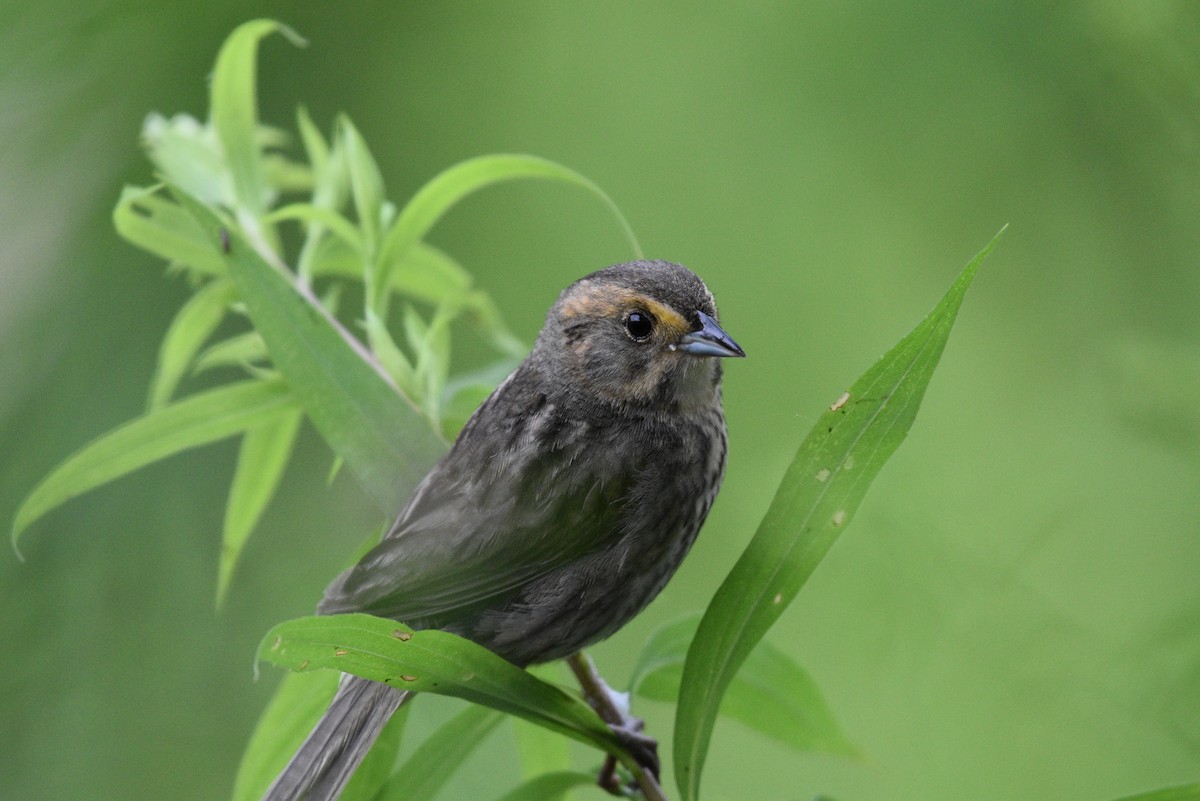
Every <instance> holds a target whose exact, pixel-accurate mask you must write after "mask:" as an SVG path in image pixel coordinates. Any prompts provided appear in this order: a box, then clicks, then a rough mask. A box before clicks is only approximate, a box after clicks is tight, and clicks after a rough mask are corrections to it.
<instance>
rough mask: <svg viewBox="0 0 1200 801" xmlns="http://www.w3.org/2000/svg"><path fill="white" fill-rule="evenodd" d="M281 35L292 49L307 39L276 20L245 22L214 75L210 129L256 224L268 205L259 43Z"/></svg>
mask: <svg viewBox="0 0 1200 801" xmlns="http://www.w3.org/2000/svg"><path fill="white" fill-rule="evenodd" d="M277 31H278V32H280V33H282V34H284V36H286V37H287V38H288V39H289V40H291V41H292V43H293V44H296V45H302V44H303V41H304V40H303V39H301V38H300V37H299V36H297V35H296V33H295V32H294V31H292V30H291V29H290V28H288V27H287V26H285V25H282V24H280V23H278V22H276V21H274V20H268V19H257V20H251V21H250V22H245V23H242V24H241V25H239V26H238V27H237V28H236V29H235V30H234V31H233V33H231V34H230V35H229V37H228V38H227V39H226V40H225V42H224V44H222V45H221V50H220V52H219V53H218V54H217V63H216V66H215V67H214V68H213V76H212V90H211V93H212V99H211V103H210V106H209V113H210V118H211V121H212V126H213V128H214V129H215V130H216V132H217V138H218V139H219V140H220V142H221V147H222V148H223V149H224V151H225V159H226V161H227V163H228V165H229V171H230V173H231V174H232V175H233V187H234V194H235V196H236V197H237V202H238V207H239V210H240V211H243V212H245V213H246V214H248V215H249V217H250V218H251V220H254V221H257V220H258V218H259V217H261V216H262V213H263V211H264V209H265V208H266V203H267V188H266V181H265V180H264V177H263V165H262V159H261V157H260V146H259V136H258V99H257V92H256V88H255V80H256V61H257V59H258V43H259V41H260V40H261V39H262V38H263V37H264V36H267V35H268V34H271V33H275V32H277ZM239 219H241V221H242V223H243V225H245V224H246V223H247V222H249V221H248V220H246V219H244V218H243V217H242V215H239Z"/></svg>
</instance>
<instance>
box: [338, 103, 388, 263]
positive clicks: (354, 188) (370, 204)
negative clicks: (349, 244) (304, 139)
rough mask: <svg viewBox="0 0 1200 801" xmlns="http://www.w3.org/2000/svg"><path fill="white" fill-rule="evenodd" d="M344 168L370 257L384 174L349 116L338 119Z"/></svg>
mask: <svg viewBox="0 0 1200 801" xmlns="http://www.w3.org/2000/svg"><path fill="white" fill-rule="evenodd" d="M340 124H341V130H342V144H343V146H344V148H345V150H344V151H343V152H344V154H345V158H346V172H347V173H348V175H349V177H350V195H351V196H352V197H353V198H354V209H355V211H357V212H358V225H359V227H360V228H361V229H362V234H363V235H362V240H363V246H364V252H365V254H366V257H367V258H368V259H373V258H375V256H376V255H377V254H378V252H379V225H380V212H381V211H382V209H383V198H384V191H383V175H382V174H380V172H379V165H378V164H376V163H375V158H374V156H372V155H371V150H370V148H368V147H367V143H366V142H365V141H363V138H362V135H361V134H359V132H358V129H357V128H355V127H354V123H352V122H350V120H349V118H347V117H342V118H341V120H340Z"/></svg>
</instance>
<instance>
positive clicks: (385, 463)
mask: <svg viewBox="0 0 1200 801" xmlns="http://www.w3.org/2000/svg"><path fill="white" fill-rule="evenodd" d="M180 199H181V203H182V204H183V205H184V206H185V207H186V208H187V209H188V210H189V211H190V212H191V213H192V214H193V215H194V216H195V217H196V219H197V221H199V223H200V225H201V228H202V229H203V230H204V231H206V232H207V233H209V235H210V236H211V237H212V246H213V247H214V248H216V249H219V248H220V234H221V224H220V221H219V220H218V218H217V217H216V216H215V215H213V213H212V212H211V211H210V210H209V209H207V208H205V207H204V206H202V205H200V204H199V203H197V202H196V201H195V200H193V199H191V198H189V197H188V196H186V195H183V194H181V195H180ZM228 245H229V252H228V253H227V254H226V258H227V259H228V262H229V265H230V266H229V271H230V275H231V276H232V277H233V279H234V281H235V282H236V284H237V287H238V294H239V295H240V296H241V298H242V300H243V301H244V302H245V304H246V309H247V311H248V312H249V314H250V318H251V319H252V320H253V321H254V327H255V328H256V329H257V330H258V332H259V333H260V334H261V335H262V338H263V340H264V341H265V342H266V343H267V348H268V349H269V350H270V353H271V360H272V362H274V364H275V366H276V367H277V368H278V369H279V370H280V372H282V373H283V375H284V377H285V378H286V379H287V382H288V386H289V387H290V388H291V391H292V393H293V394H294V395H295V397H296V399H297V400H298V401H299V402H300V404H301V405H302V406H303V407H304V410H305V412H307V414H308V416H309V418H310V419H311V420H312V422H313V425H314V426H315V427H316V429H317V431H319V432H320V433H321V436H322V437H324V438H325V441H326V442H328V443H329V445H330V447H332V448H333V450H334V451H335V452H336V453H337V454H338V455H340V456H341V457H342V458H344V459H345V460H346V465H347V466H348V467H349V468H350V470H351V471H352V472H353V473H354V474H355V476H356V477H357V478H358V480H359V481H360V482H361V483H362V485H363V487H364V488H365V489H366V490H367V492H368V493H369V494H370V495H371V497H372V498H374V499H375V501H376V502H377V503H378V504H379V506H380V509H381V510H382V511H383V512H384V513H385V514H387V515H389V516H390V515H394V514H396V513H397V512H398V511H399V510H400V508H401V506H402V505H403V503H404V501H405V500H406V499H407V498H408V496H409V494H410V493H411V492H412V489H413V488H414V487H415V486H416V485H417V482H418V481H420V480H421V478H423V477H424V475H425V473H426V472H428V470H429V468H430V467H432V466H433V464H434V462H436V461H437V459H438V457H440V456H441V454H442V452H443V451H444V450H445V444H444V443H443V442H442V441H441V439H439V438H438V437H437V436H436V435H435V434H434V433H433V432H432V431H431V430H430V428H429V426H428V424H427V423H426V422H425V421H424V419H423V418H422V417H421V415H420V413H419V412H418V411H417V410H416V409H415V408H414V407H413V405H412V404H411V403H409V402H407V401H406V400H405V399H404V398H402V397H401V396H400V395H399V394H398V393H397V391H396V389H395V387H393V386H392V385H391V384H390V383H389V381H388V379H387V378H386V377H384V375H383V374H382V373H381V372H380V370H379V368H378V366H377V365H376V364H375V363H374V362H373V361H372V360H371V358H370V356H369V354H367V353H366V352H365V350H364V349H363V348H362V346H361V345H360V344H359V343H358V341H357V340H355V339H354V338H353V337H351V336H350V335H349V334H347V333H346V332H345V331H344V330H342V329H341V327H340V326H339V325H338V324H337V322H336V321H335V320H333V318H332V317H331V316H330V315H329V313H328V311H327V310H326V309H325V308H324V307H322V306H321V305H320V303H318V302H316V301H315V299H313V298H312V297H311V295H308V294H301V291H300V289H299V288H298V287H297V286H296V284H295V282H294V281H293V280H292V279H291V277H290V276H289V275H288V274H286V273H285V271H283V270H280V269H277V268H275V267H272V266H271V265H269V264H267V263H266V262H265V261H263V259H262V257H261V256H259V255H258V253H257V252H256V251H255V250H254V249H253V248H251V247H250V246H249V245H248V244H247V243H246V241H245V240H243V239H242V238H241V237H240V236H239V235H238V234H237V233H231V234H229V239H228Z"/></svg>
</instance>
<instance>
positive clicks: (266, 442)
mask: <svg viewBox="0 0 1200 801" xmlns="http://www.w3.org/2000/svg"><path fill="white" fill-rule="evenodd" d="M302 419H304V414H303V412H302V411H301V410H300V409H299V408H294V409H285V410H284V411H282V412H280V413H278V414H277V415H276V416H275V417H274V418H273V419H271V420H267V421H265V422H263V423H260V424H259V425H257V426H255V427H254V428H251V429H249V430H248V431H247V432H246V435H245V436H244V437H243V438H242V447H241V450H240V451H239V452H238V462H237V469H236V470H235V471H234V474H233V484H232V486H231V487H230V490H229V502H228V503H227V504H226V506H225V526H224V530H223V532H222V537H221V558H220V561H219V563H218V565H217V606H218V607H220V606H221V604H222V602H224V600H225V594H226V592H228V590H229V581H230V579H232V578H233V571H234V568H235V567H236V566H237V562H238V558H239V557H240V556H241V555H242V548H243V547H244V546H245V544H246V540H247V539H249V537H250V532H251V531H253V530H254V527H255V526H256V525H258V521H259V519H260V518H261V517H262V513H263V512H264V511H265V510H266V508H267V504H268V503H270V502H271V498H272V497H274V495H275V490H276V489H278V488H279V481H280V479H281V478H283V471H284V468H286V467H287V463H288V460H289V459H291V456H292V446H293V445H295V443H296V434H297V432H298V431H299V430H300V421H301V420H302Z"/></svg>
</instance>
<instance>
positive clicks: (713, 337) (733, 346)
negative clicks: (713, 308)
mask: <svg viewBox="0 0 1200 801" xmlns="http://www.w3.org/2000/svg"><path fill="white" fill-rule="evenodd" d="M696 314H698V315H700V324H701V327H700V330H699V331H693V332H692V333H690V334H684V335H683V336H682V337H680V339H679V342H678V343H677V344H676V345H675V349H676V350H681V351H683V352H684V353H690V354H692V355H693V356H745V355H746V352H745V351H744V350H742V349H741V348H740V347H739V346H738V343H736V342H734V341H733V338H732V337H730V336H729V334H726V333H725V331H724V330H723V329H722V328H721V326H719V325H717V321H716V320H714V319H713V318H711V317H709V316H708V315H707V314H705V313H704V312H702V311H697V312H696Z"/></svg>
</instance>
